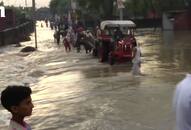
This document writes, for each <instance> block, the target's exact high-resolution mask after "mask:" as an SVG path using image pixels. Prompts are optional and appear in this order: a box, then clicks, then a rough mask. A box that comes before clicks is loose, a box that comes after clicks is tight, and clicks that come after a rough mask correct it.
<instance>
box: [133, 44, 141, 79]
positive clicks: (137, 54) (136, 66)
mask: <svg viewBox="0 0 191 130" xmlns="http://www.w3.org/2000/svg"><path fill="white" fill-rule="evenodd" d="M132 62H133V67H132V73H133V75H142V74H141V70H140V69H141V49H140V47H139V45H138V43H136V44H134V47H133V60H132Z"/></svg>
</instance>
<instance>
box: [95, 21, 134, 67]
mask: <svg viewBox="0 0 191 130" xmlns="http://www.w3.org/2000/svg"><path fill="white" fill-rule="evenodd" d="M100 26H101V30H102V34H101V36H100V41H101V44H100V46H99V49H98V55H99V59H100V61H101V62H104V61H109V63H110V64H111V65H113V64H114V63H115V62H117V61H120V62H123V61H131V60H132V58H133V54H132V53H133V46H134V44H136V39H135V37H134V30H135V27H136V25H135V23H134V22H133V21H130V20H107V21H103V22H101V25H100ZM119 29H120V30H121V33H122V34H123V36H122V37H120V38H118V39H115V32H116V30H119Z"/></svg>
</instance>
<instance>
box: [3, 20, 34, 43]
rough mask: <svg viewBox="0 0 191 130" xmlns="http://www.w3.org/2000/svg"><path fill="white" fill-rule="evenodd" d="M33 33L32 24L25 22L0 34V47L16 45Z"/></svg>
mask: <svg viewBox="0 0 191 130" xmlns="http://www.w3.org/2000/svg"><path fill="white" fill-rule="evenodd" d="M33 31H34V28H33V23H32V22H26V23H23V24H21V25H18V26H16V27H12V28H8V29H5V30H3V31H1V32H0V46H3V45H9V44H18V43H19V42H21V41H22V40H23V39H25V38H26V37H28V36H29V35H30V33H32V32H33Z"/></svg>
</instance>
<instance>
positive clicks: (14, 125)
mask: <svg viewBox="0 0 191 130" xmlns="http://www.w3.org/2000/svg"><path fill="white" fill-rule="evenodd" d="M31 93H32V91H31V88H30V87H26V86H8V87H7V88H6V89H5V90H3V91H2V92H1V104H2V105H3V107H4V108H5V109H7V110H8V111H9V112H11V114H12V119H11V120H10V124H9V130H31V127H30V126H29V125H28V124H27V123H26V122H25V121H24V118H25V117H26V116H30V115H31V114H32V109H33V107H34V106H33V103H32V99H31Z"/></svg>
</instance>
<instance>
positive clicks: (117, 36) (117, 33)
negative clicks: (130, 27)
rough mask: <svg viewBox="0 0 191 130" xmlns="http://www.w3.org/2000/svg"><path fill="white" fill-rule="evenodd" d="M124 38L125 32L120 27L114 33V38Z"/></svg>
mask: <svg viewBox="0 0 191 130" xmlns="http://www.w3.org/2000/svg"><path fill="white" fill-rule="evenodd" d="M122 38H123V33H122V31H121V30H120V28H119V27H118V28H117V30H116V31H115V33H114V39H115V41H120V40H121V39H122Z"/></svg>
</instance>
